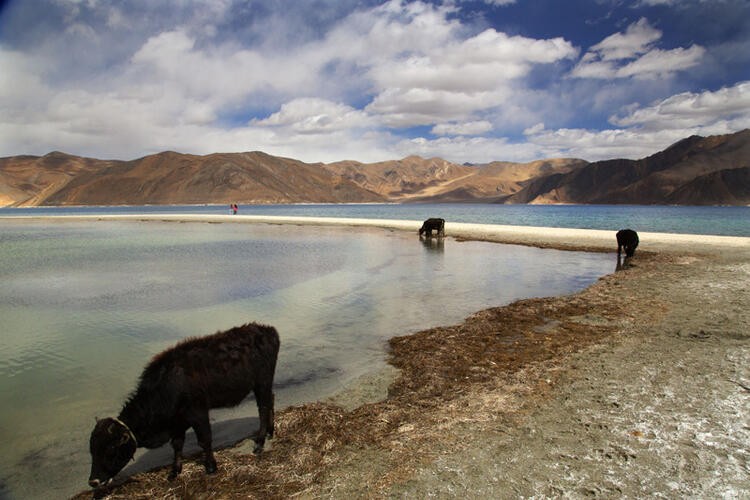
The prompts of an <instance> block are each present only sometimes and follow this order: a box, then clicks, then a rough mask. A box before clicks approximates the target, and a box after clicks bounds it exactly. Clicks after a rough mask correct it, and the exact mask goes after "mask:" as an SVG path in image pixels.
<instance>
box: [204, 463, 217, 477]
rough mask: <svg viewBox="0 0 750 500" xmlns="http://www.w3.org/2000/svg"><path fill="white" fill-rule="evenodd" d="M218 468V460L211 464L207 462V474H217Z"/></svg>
mask: <svg viewBox="0 0 750 500" xmlns="http://www.w3.org/2000/svg"><path fill="white" fill-rule="evenodd" d="M216 471H217V467H216V460H213V461H211V462H206V474H216Z"/></svg>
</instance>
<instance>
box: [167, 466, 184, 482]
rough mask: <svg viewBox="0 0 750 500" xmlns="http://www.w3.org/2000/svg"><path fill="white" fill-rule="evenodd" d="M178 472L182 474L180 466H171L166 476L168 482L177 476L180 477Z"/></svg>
mask: <svg viewBox="0 0 750 500" xmlns="http://www.w3.org/2000/svg"><path fill="white" fill-rule="evenodd" d="M180 472H182V465H180V466H172V469H171V470H170V471H169V475H168V476H167V479H168V480H169V481H174V480H175V479H177V476H179V475H180Z"/></svg>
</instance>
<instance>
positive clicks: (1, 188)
mask: <svg viewBox="0 0 750 500" xmlns="http://www.w3.org/2000/svg"><path fill="white" fill-rule="evenodd" d="M109 164H110V162H108V161H105V160H94V159H92V158H81V157H78V156H70V155H66V154H65V153H60V152H57V151H55V152H52V153H49V154H47V155H45V156H42V157H39V156H14V157H11V158H0V206H15V205H26V206H34V205H44V204H46V203H45V201H46V199H47V198H48V197H49V196H50V195H53V194H54V193H55V192H57V191H58V190H60V189H62V188H63V187H65V185H66V184H68V183H69V182H70V181H72V180H73V179H75V178H76V177H78V176H79V175H82V174H85V173H89V172H95V171H97V170H100V169H102V168H105V167H106V166H108V165H109Z"/></svg>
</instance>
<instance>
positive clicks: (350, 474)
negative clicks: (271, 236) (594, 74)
mask: <svg viewBox="0 0 750 500" xmlns="http://www.w3.org/2000/svg"><path fill="white" fill-rule="evenodd" d="M118 217H121V216H111V217H101V216H97V217H93V218H97V219H111V218H118ZM127 218H130V219H135V220H204V221H206V222H227V221H229V222H248V223H274V224H276V223H288V224H337V225H359V222H355V221H352V220H338V219H337V220H331V219H325V220H311V219H304V220H300V219H301V218H289V217H284V218H276V217H263V218H258V217H251V216H226V217H212V219H216V220H206V219H207V218H206V217H201V216H163V215H159V216H127ZM78 219H80V217H78ZM260 219H262V220H260ZM281 219H284V220H281ZM362 225H364V226H370V227H378V228H383V229H386V230H406V231H414V232H415V233H416V231H417V229H418V227H419V223H418V222H415V221H363V223H362ZM636 229H637V228H636ZM446 234H447V236H448V237H453V238H457V239H482V240H489V241H498V242H504V243H516V244H526V245H534V246H541V247H555V248H564V249H584V250H591V251H609V252H614V251H615V250H616V248H615V244H614V232H608V231H586V230H564V229H550V228H526V227H511V226H479V225H471V224H451V223H446ZM415 237H416V234H415ZM640 237H641V245H640V247H639V248H638V251H637V252H636V255H635V257H634V258H633V259H631V260H630V261H629V262H626V263H625V265H624V266H623V267H622V269H621V270H619V271H617V272H613V273H612V274H610V275H608V276H605V277H603V278H602V279H600V280H599V281H598V282H597V283H595V284H594V285H592V286H591V287H589V288H588V289H586V290H584V291H583V292H580V293H577V294H573V295H568V296H563V297H549V298H540V299H528V300H521V301H518V302H514V303H513V304H510V305H507V306H503V307H497V308H491V309H486V310H483V311H479V312H477V313H475V314H473V315H472V316H470V317H469V318H467V319H466V320H465V321H463V322H462V323H460V324H457V325H451V326H445V327H439V328H433V329H430V330H425V331H422V332H419V333H417V334H414V335H410V336H406V337H398V336H395V337H394V338H393V339H392V340H391V342H390V347H391V352H390V363H391V364H392V365H393V367H394V368H393V369H391V370H388V371H386V372H384V373H380V374H374V375H371V376H368V377H365V378H364V379H362V380H360V381H359V383H357V384H354V385H353V386H352V387H351V388H349V389H348V390H347V391H344V392H343V393H342V394H339V395H338V396H337V397H336V398H333V399H332V400H329V401H322V402H318V403H312V404H306V405H302V406H295V407H290V408H286V409H279V411H278V412H277V415H276V431H277V435H276V437H275V438H274V439H273V440H272V441H271V442H270V443H269V445H268V446H267V449H266V451H265V452H264V454H263V455H262V456H261V457H260V458H258V457H256V456H254V455H252V453H250V452H249V449H250V446H249V445H248V443H247V442H245V443H240V444H239V445H238V446H236V447H233V448H227V449H225V450H221V451H220V452H218V453H217V459H218V462H219V472H218V473H217V474H215V475H212V476H206V475H205V474H204V472H203V467H202V465H201V464H200V461H188V462H187V463H186V464H185V468H184V472H183V474H182V475H181V476H180V477H179V478H178V479H177V480H176V481H174V482H172V483H169V482H167V481H166V471H165V470H164V469H157V470H155V471H152V472H147V473H141V474H137V475H135V476H132V477H130V478H128V479H127V480H125V481H124V482H123V483H120V484H118V485H117V486H116V487H115V488H113V489H112V490H110V491H107V492H102V493H105V494H106V495H107V496H108V497H109V498H174V497H190V498H209V497H211V498H236V497H243V498H274V497H276V498H279V497H290V496H299V497H302V498H349V497H367V498H383V497H392V496H395V497H415V498H423V497H427V496H435V497H441V498H445V497H465V498H488V497H493V498H517V497H519V496H520V497H528V496H538V497H560V496H567V497H573V498H579V497H589V496H591V497H605V498H609V497H620V496H633V497H641V496H646V495H649V496H651V495H659V496H665V497H669V498H682V497H701V498H719V497H725V498H726V497H728V498H741V497H743V495H746V492H747V491H750V450H749V449H748V443H750V328H749V327H750V238H731V237H710V236H691V235H669V234H649V233H640ZM615 264H616V262H615V255H614V253H613V271H614V269H615ZM398 333H399V332H394V335H398ZM81 497H82V498H83V497H90V493H82V495H81Z"/></svg>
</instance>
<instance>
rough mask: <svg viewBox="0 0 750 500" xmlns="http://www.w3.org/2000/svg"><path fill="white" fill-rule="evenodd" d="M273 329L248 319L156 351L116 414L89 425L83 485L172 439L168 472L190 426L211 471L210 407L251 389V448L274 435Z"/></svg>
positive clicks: (178, 463) (104, 478)
mask: <svg viewBox="0 0 750 500" xmlns="http://www.w3.org/2000/svg"><path fill="white" fill-rule="evenodd" d="M278 353H279V334H278V333H277V332H276V329H275V328H274V327H272V326H265V325H259V324H257V323H248V324H246V325H243V326H239V327H235V328H232V329H230V330H227V331H225V332H217V333H215V334H213V335H208V336H205V337H198V338H191V339H186V340H184V341H182V342H180V343H178V344H177V345H176V346H174V347H172V348H170V349H167V350H166V351H164V352H162V353H161V354H157V355H156V356H155V357H154V358H153V359H152V360H151V362H150V363H149V364H148V365H147V366H146V368H145V369H144V370H143V373H142V374H141V378H140V382H139V384H138V388H137V389H136V390H135V392H133V393H132V394H131V395H130V397H129V398H128V400H127V402H126V403H125V405H124V406H123V408H122V411H121V412H120V415H119V416H117V418H104V419H101V420H97V423H96V426H95V427H94V430H93V431H92V432H91V438H90V441H89V448H90V451H91V475H90V476H89V485H90V486H91V487H92V488H98V487H100V486H102V485H105V484H107V483H109V481H111V479H112V478H113V477H114V476H115V475H116V474H117V473H118V472H120V470H121V469H122V468H123V467H124V466H125V465H126V464H127V463H128V461H129V460H130V459H131V458H133V455H134V454H135V450H136V449H137V448H139V447H145V448H158V447H160V446H162V445H163V444H165V443H166V442H167V441H171V442H172V448H173V449H174V462H173V463H172V470H171V471H170V473H169V479H170V480H171V479H174V478H175V477H177V475H178V474H179V473H180V472H181V471H182V446H183V444H184V443H185V431H187V429H188V428H190V427H192V428H193V430H194V431H195V435H196V437H197V438H198V444H200V446H201V448H203V452H204V455H205V456H204V459H205V462H204V463H205V467H206V472H207V473H209V474H211V473H213V472H216V459H215V458H214V455H213V451H212V449H211V424H210V422H209V419H208V411H209V410H210V409H211V408H228V407H232V406H236V405H238V404H239V403H240V402H241V401H242V400H243V399H245V396H247V395H248V394H249V393H250V391H251V390H252V391H254V393H255V400H256V403H257V405H258V413H259V416H260V429H258V432H257V434H255V436H254V438H253V439H254V440H255V452H256V453H260V452H261V451H262V450H263V445H264V444H265V439H266V436H268V437H273V430H274V423H273V413H274V410H273V399H274V398H273V392H272V386H273V376H274V371H275V370H276V359H277V357H278Z"/></svg>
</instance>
